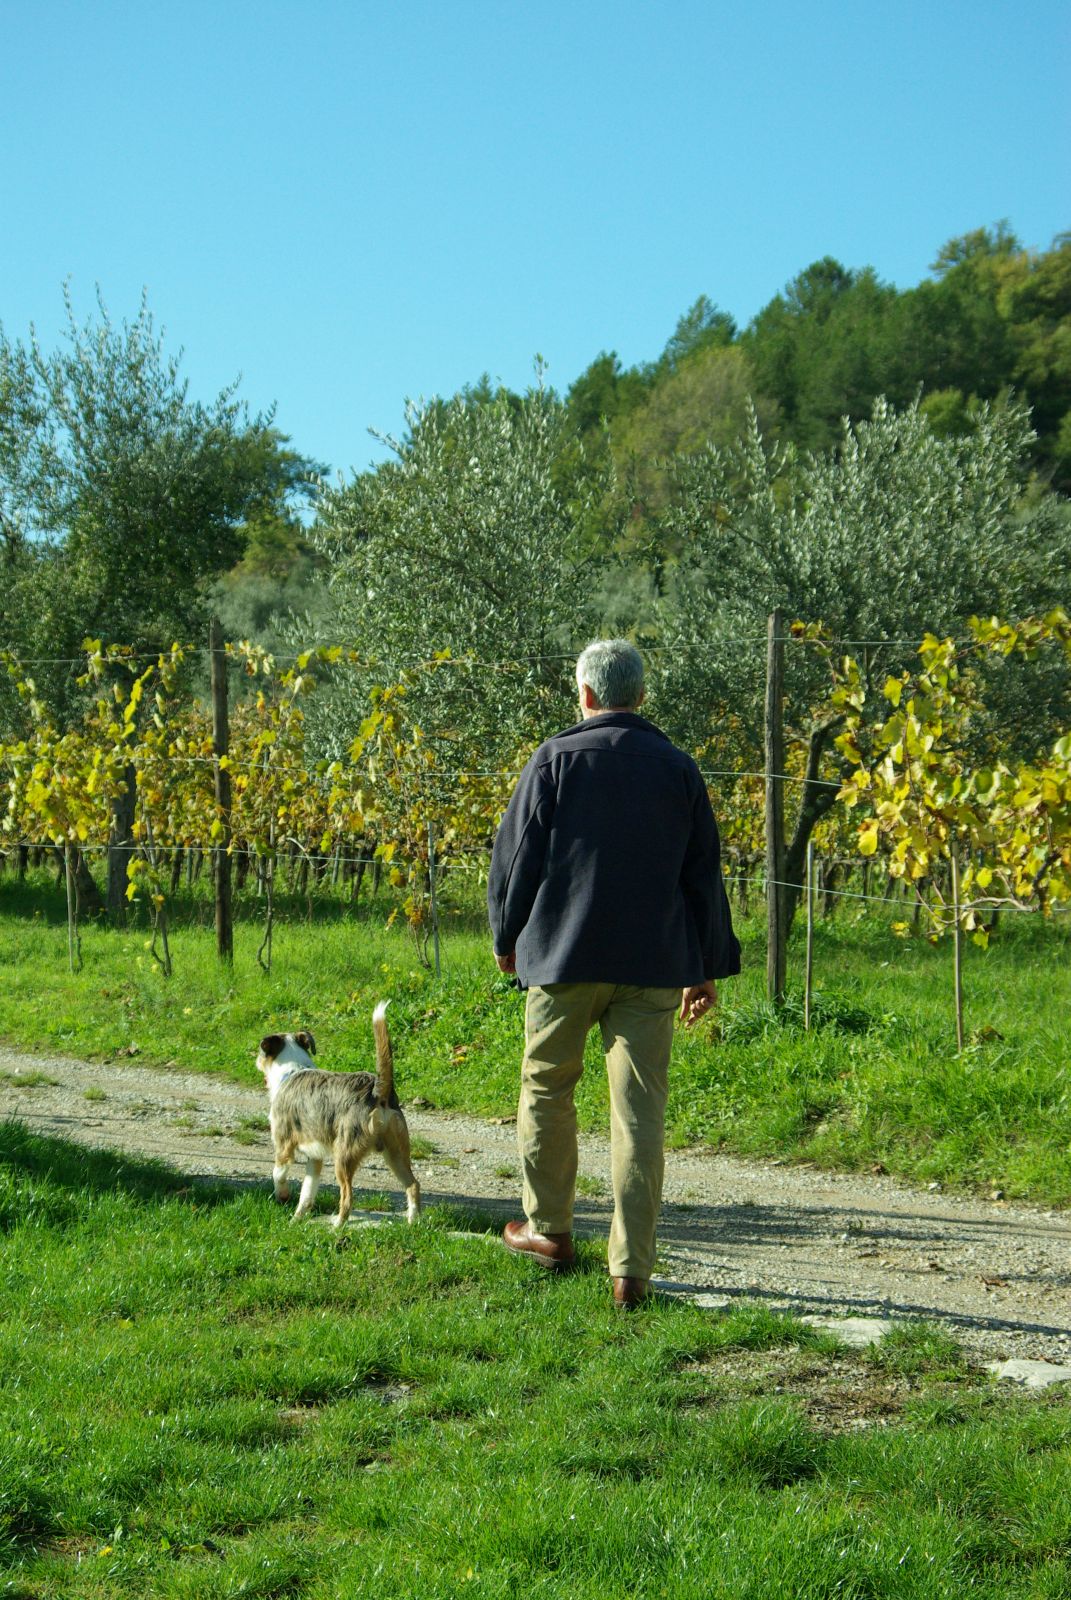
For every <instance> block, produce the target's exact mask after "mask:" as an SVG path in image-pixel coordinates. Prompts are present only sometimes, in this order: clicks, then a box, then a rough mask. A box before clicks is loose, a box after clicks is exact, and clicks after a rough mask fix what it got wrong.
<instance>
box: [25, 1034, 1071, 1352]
mask: <svg viewBox="0 0 1071 1600" xmlns="http://www.w3.org/2000/svg"><path fill="white" fill-rule="evenodd" d="M35 1079H36V1080H38V1081H36V1083H35ZM40 1079H47V1080H50V1081H39V1080H40ZM266 1111H267V1103H266V1097H265V1095H264V1094H263V1093H262V1092H260V1091H258V1090H255V1089H243V1088H240V1087H238V1086H237V1085H235V1084H231V1083H227V1082H224V1081H222V1080H219V1079H212V1078H207V1077H205V1076H204V1075H203V1074H192V1073H182V1072H175V1071H156V1070H153V1069H150V1068H144V1067H138V1066H135V1065H133V1064H126V1063H123V1064H120V1065H109V1064H101V1063H90V1062H84V1061H73V1060H69V1059H66V1058H57V1057H52V1056H36V1055H26V1054H22V1053H16V1052H15V1051H12V1050H7V1049H4V1048H2V1047H0V1118H8V1117H18V1118H20V1119H21V1120H22V1121H23V1122H24V1123H26V1124H27V1125H28V1126H29V1127H31V1128H34V1129H36V1130H38V1131H40V1132H42V1133H51V1134H55V1135H58V1136H60V1137H62V1138H67V1139H74V1140H77V1141H79V1142H80V1143H83V1144H88V1145H97V1146H102V1147H108V1148H110V1149H114V1150H122V1151H125V1152H127V1153H128V1154H131V1155H149V1156H156V1157H159V1158H161V1159H162V1160H165V1161H167V1162H169V1163H170V1164H171V1165H173V1166H174V1167H176V1168H178V1169H179V1170H180V1171H182V1172H185V1173H189V1174H190V1175H192V1176H195V1177H225V1178H230V1179H236V1180H246V1181H249V1182H255V1183H258V1184H263V1185H264V1186H265V1187H267V1185H268V1183H269V1181H270V1178H269V1174H270V1169H271V1151H270V1142H269V1138H268V1135H267V1133H266V1132H265V1131H263V1124H264V1123H265V1120H266ZM407 1114H408V1117H409V1124H410V1129H411V1131H412V1133H413V1135H414V1137H415V1138H419V1139H423V1140H425V1141H426V1142H427V1144H429V1145H430V1146H431V1147H432V1153H431V1154H427V1155H422V1156H421V1157H420V1159H419V1160H418V1161H417V1162H416V1163H415V1164H416V1167H417V1171H418V1174H419V1176H420V1180H421V1184H422V1186H423V1188H424V1194H425V1199H426V1200H427V1201H428V1202H435V1201H444V1200H451V1201H459V1202H463V1203H466V1204H469V1205H478V1206H480V1207H482V1208H484V1209H487V1210H491V1211H493V1212H497V1213H499V1214H501V1215H502V1217H503V1218H505V1217H507V1216H515V1215H517V1214H518V1209H519V1208H518V1205H517V1195H518V1192H519V1191H518V1179H517V1153H516V1146H515V1143H514V1130H513V1128H512V1126H510V1125H508V1124H502V1123H491V1122H486V1121H480V1120H476V1119H473V1118H470V1117H463V1116H452V1115H447V1114H445V1113H443V1112H438V1111H433V1110H431V1109H430V1108H427V1107H424V1106H420V1105H417V1106H412V1107H410V1108H409V1109H408V1112H407ZM236 1135H237V1138H236V1137H235V1136H236ZM239 1141H249V1142H239ZM363 1171H364V1174H365V1179H364V1181H365V1185H366V1187H367V1188H369V1189H374V1190H376V1191H385V1192H388V1193H391V1194H392V1195H393V1192H394V1190H395V1187H396V1186H395V1184H394V1182H393V1179H392V1178H391V1177H390V1175H389V1173H387V1172H386V1170H385V1169H384V1168H382V1167H381V1166H378V1165H377V1164H373V1163H369V1164H368V1165H367V1166H366V1167H365V1168H364V1169H363ZM580 1171H581V1187H582V1188H583V1189H584V1190H585V1191H586V1193H585V1194H584V1195H583V1196H581V1197H580V1198H579V1202H578V1214H577V1227H578V1230H579V1231H581V1232H585V1231H590V1232H592V1233H595V1234H602V1235H603V1236H605V1234H606V1231H607V1227H608V1220H609V1203H608V1199H607V1198H606V1197H607V1195H608V1192H609V1171H610V1166H609V1154H608V1148H607V1145H606V1142H605V1141H604V1140H602V1139H598V1138H593V1137H589V1138H585V1139H583V1140H582V1141H581V1155H580ZM399 1200H400V1197H399ZM665 1201H666V1203H665V1208H664V1211H663V1218H662V1226H661V1228H660V1232H659V1240H660V1264H661V1268H662V1270H663V1272H664V1274H665V1277H666V1279H667V1280H672V1281H673V1282H675V1283H678V1284H680V1285H682V1286H684V1285H687V1286H690V1287H691V1288H693V1289H696V1290H703V1291H705V1292H706V1293H707V1294H709V1295H711V1296H724V1297H727V1298H731V1297H733V1296H735V1295H749V1296H751V1297H753V1298H762V1299H764V1300H766V1301H767V1302H768V1303H769V1304H770V1305H771V1306H774V1307H777V1308H781V1309H784V1310H791V1311H796V1312H800V1313H816V1314H818V1315H828V1316H836V1315H841V1314H850V1315H854V1316H877V1317H894V1318H911V1317H927V1318H935V1319H939V1320H940V1321H942V1322H944V1323H946V1324H947V1325H948V1326H949V1328H950V1329H951V1331H953V1332H954V1333H955V1334H956V1336H957V1337H958V1338H959V1339H960V1340H961V1341H962V1343H963V1344H964V1345H965V1347H966V1348H967V1349H968V1350H969V1351H970V1352H971V1354H972V1355H974V1356H976V1357H977V1358H979V1359H982V1360H986V1361H994V1360H1002V1359H1005V1358H1007V1357H1022V1358H1027V1359H1035V1360H1050V1361H1057V1362H1064V1363H1067V1362H1071V1216H1069V1215H1068V1214H1066V1213H1061V1212H1052V1211H1044V1210H1038V1209H1032V1208H1029V1207H1026V1206H1021V1205H1007V1204H1005V1203H1004V1202H1003V1201H992V1202H986V1201H978V1200H971V1199H966V1198H963V1197H961V1196H958V1195H946V1194H942V1193H940V1192H934V1191H925V1190H924V1191H922V1192H920V1191H919V1190H917V1189H913V1188H911V1187H909V1186H908V1185H907V1184H905V1183H902V1182H900V1181H898V1180H897V1179H894V1178H889V1177H871V1176H866V1177H863V1176H859V1175H837V1174H831V1173H824V1172H815V1171H811V1170H808V1169H805V1168H801V1167H795V1166H779V1165H777V1164H765V1165H763V1164H760V1163H753V1162H747V1161H739V1160H736V1159H734V1158H729V1157H724V1156H711V1155H704V1154H700V1153H697V1152H693V1151H686V1152H670V1153H669V1155H668V1157H667V1163H666V1189H665ZM398 1203H399V1201H398V1200H396V1201H395V1204H396V1205H397V1204H398Z"/></svg>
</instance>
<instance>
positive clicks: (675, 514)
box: [655, 400, 1071, 882]
mask: <svg viewBox="0 0 1071 1600" xmlns="http://www.w3.org/2000/svg"><path fill="white" fill-rule="evenodd" d="M1032 437H1033V435H1032V432H1031V429H1030V424H1029V417H1028V415H1027V413H1026V412H1025V410H1024V409H1022V408H1020V407H1017V406H1014V405H1008V404H1001V405H994V406H992V407H986V406H982V407H979V408H978V409H977V410H976V412H975V414H974V416H973V425H972V427H971V429H970V430H969V431H968V432H967V433H965V434H963V435H962V436H953V437H939V436H938V435H937V434H936V433H935V432H934V431H933V430H932V429H931V428H930V427H929V425H928V423H927V421H926V418H925V416H924V415H923V414H922V413H921V412H920V410H919V408H918V406H917V405H912V406H909V407H907V408H905V409H903V410H896V409H894V408H893V407H892V406H891V405H889V404H888V403H886V402H885V401H883V400H879V401H878V402H877V404H876V405H875V407H874V411H873V415H872V417H871V418H870V420H868V421H866V422H859V423H854V424H852V423H849V422H845V423H844V425H843V429H842V434H841V439H840V442H839V445H838V446H837V447H836V448H835V449H833V450H830V451H828V452H825V453H822V454H818V455H808V454H801V453H798V452H797V451H796V450H795V449H794V448H792V447H791V446H789V447H777V448H774V449H772V450H767V448H766V447H765V445H764V442H763V439H762V437H761V434H760V431H759V427H758V423H757V421H756V419H755V416H754V414H752V416H751V418H750V423H749V427H748V429H747V432H746V433H745V435H744V437H743V438H742V439H741V440H740V442H739V443H738V444H736V445H734V446H729V447H719V446H715V445H711V446H709V447H708V448H707V449H705V450H703V451H700V452H698V453H696V454H694V455H692V456H690V457H687V458H683V459H679V460H678V461H677V462H676V463H674V464H673V467H672V469H671V470H672V473H673V479H674V482H673V500H672V505H671V508H670V510H669V511H668V512H667V515H666V519H665V520H666V524H667V531H669V532H671V534H672V536H673V538H674V542H675V544H676V546H677V548H678V549H679V551H680V557H679V560H678V562H677V564H676V567H675V569H674V571H673V573H672V576H671V581H670V583H669V586H668V592H667V594H666V596H665V600H664V603H663V606H662V611H661V619H660V622H661V629H660V632H661V642H662V644H663V645H665V646H668V647H669V648H668V649H667V650H666V651H665V653H664V654H663V655H661V656H660V657H659V658H658V665H657V674H656V684H655V687H656V693H657V701H658V704H659V706H660V710H661V712H662V714H663V716H664V718H665V720H666V722H667V725H668V726H670V728H671V731H673V732H675V733H676V734H677V736H678V737H681V738H683V739H686V740H687V742H689V743H691V744H693V745H695V744H697V743H699V742H701V741H702V740H703V739H704V738H708V737H710V736H712V735H714V734H716V733H717V731H718V729H719V727H721V728H723V729H724V728H725V727H726V726H728V725H729V724H730V723H731V724H732V726H733V728H734V730H735V731H736V734H737V737H738V739H739V743H740V753H741V757H742V758H743V759H746V760H748V761H749V762H752V763H753V764H754V765H755V766H757V767H759V768H761V766H762V764H763V742H762V732H763V730H762V714H763V687H764V678H765V657H766V650H765V633H766V619H767V616H768V614H769V613H770V612H772V611H773V610H774V609H775V608H778V607H779V608H780V609H781V610H782V612H783V614H784V617H785V620H786V624H787V623H790V622H792V621H795V620H798V621H802V622H804V623H821V624H823V626H824V628H825V629H826V630H827V631H828V633H829V635H831V637H832V640H833V648H834V650H836V651H838V653H840V652H842V651H844V652H847V651H850V653H852V654H853V655H855V656H856V658H857V659H860V660H862V662H863V663H864V665H865V670H866V672H867V674H868V676H869V679H870V685H869V686H870V687H874V686H875V685H876V686H877V688H878V689H879V690H880V688H881V685H882V684H883V682H884V680H885V676H886V675H887V674H889V673H891V672H894V671H896V672H898V671H900V670H901V669H902V668H903V667H904V666H905V665H907V664H908V663H909V662H911V661H912V660H913V658H914V653H915V650H916V649H917V645H918V643H919V642H920V641H921V639H922V637H923V635H924V634H925V633H926V632H935V633H937V634H946V633H951V634H955V633H957V632H959V631H960V630H961V629H962V627H963V625H964V623H965V622H966V619H967V618H968V617H970V616H971V615H972V614H980V615H986V616H988V615H993V614H998V615H1001V616H1017V615H1024V614H1026V613H1028V612H1037V611H1043V610H1045V609H1046V608H1047V607H1049V606H1051V605H1053V604H1055V603H1057V602H1058V601H1060V600H1066V590H1067V573H1068V571H1069V570H1071V527H1069V525H1068V521H1067V518H1066V517H1065V516H1064V515H1063V514H1062V512H1061V511H1060V509H1059V507H1058V505H1057V504H1056V503H1055V502H1053V501H1051V500H1048V501H1043V502H1041V503H1039V504H1038V505H1036V506H1034V507H1032V508H1030V509H1028V510H1025V511H1024V509H1023V507H1022V505H1021V503H1020V502H1021V495H1022V489H1023V483H1024V477H1025V470H1026V460H1027V451H1028V449H1029V446H1030V443H1031V440H1032ZM827 687H828V669H827V668H826V666H825V664H824V661H823V658H822V655H821V653H820V652H819V651H818V650H816V649H814V648H812V647H809V646H808V645H807V644H799V645H790V646H789V647H788V649H787V652H786V708H785V709H786V724H787V730H788V735H789V738H790V740H794V741H795V742H796V743H797V744H799V745H802V746H803V747H804V750H805V760H804V770H805V772H806V774H807V775H808V776H809V777H810V778H811V779H813V780H817V779H818V777H819V773H820V771H822V764H823V759H824V758H826V757H827V756H828V752H829V750H830V749H831V745H832V738H833V734H834V733H835V731H836V725H835V722H834V720H833V719H832V718H831V717H830V715H829V714H828V713H822V712H821V711H819V712H818V713H817V714H815V711H814V708H815V707H821V706H822V704H823V702H824V701H825V699H826V690H827ZM1064 688H1065V689H1066V684H1065V685H1064ZM1002 691H1003V704H1001V697H1002ZM1009 691H1010V692H1009ZM1036 691H1037V684H1036V682H1034V681H1033V680H1030V681H1028V680H1027V678H1026V676H1025V675H1021V676H1020V677H1019V678H1018V679H1017V680H1016V682H1015V684H1014V685H1010V684H1009V683H998V684H996V685H995V686H994V696H993V703H994V705H995V706H998V707H999V708H1000V710H1001V712H1002V714H1003V721H1004V723H1005V726H1004V727H1003V728H993V727H991V728H990V729H989V730H988V733H989V736H990V737H1002V738H1004V739H1009V738H1012V737H1014V738H1017V739H1018V740H1019V741H1020V742H1022V741H1023V740H1026V741H1027V742H1029V741H1030V740H1033V741H1034V742H1035V744H1036V742H1038V741H1039V740H1041V739H1043V737H1044V732H1045V730H1043V729H1042V727H1041V726H1039V715H1038V714H1039V711H1041V712H1042V719H1043V705H1044V702H1045V700H1046V696H1047V695H1048V694H1049V693H1050V691H1051V693H1052V694H1056V695H1057V696H1058V695H1059V693H1060V686H1059V685H1056V684H1051V685H1050V686H1049V690H1047V691H1046V692H1045V693H1043V694H1041V695H1039V694H1038V693H1037V692H1036ZM982 731H983V730H979V733H980V734H981V732H982ZM824 776H825V777H826V778H827V779H830V778H833V777H835V776H836V773H835V771H831V770H828V769H827V770H825V772H824ZM835 794H836V789H835V788H834V787H821V786H820V785H819V784H818V783H817V782H816V781H815V782H809V783H806V784H804V785H802V786H801V788H800V791H799V795H798V799H799V806H798V811H797V814H796V821H795V830H794V833H793V836H792V839H791V841H790V848H789V857H788V871H789V877H790V879H791V881H794V882H798V881H799V873H800V871H801V870H802V861H803V855H804V852H805V850H806V845H807V840H808V839H809V837H810V834H811V831H812V829H813V827H814V824H815V822H816V821H817V820H818V819H819V817H820V816H821V815H823V814H824V812H825V811H826V810H828V809H829V807H830V805H831V804H832V802H833V798H834V796H835Z"/></svg>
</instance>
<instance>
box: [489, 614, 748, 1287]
mask: <svg viewBox="0 0 1071 1600" xmlns="http://www.w3.org/2000/svg"><path fill="white" fill-rule="evenodd" d="M576 677H577V688H578V690H579V694H580V710H581V714H582V717H583V721H582V722H579V723H578V724H577V725H576V726H575V727H573V728H567V729H566V730H565V732H564V733H559V734H556V735H555V736H554V737H553V738H551V739H548V740H547V741H546V742H545V743H544V744H542V745H541V746H540V747H539V749H538V750H537V751H536V753H535V755H534V756H533V757H532V759H531V760H530V761H529V762H528V765H527V766H526V767H525V769H524V771H523V772H522V774H521V776H520V779H519V781H518V783H517V787H516V789H515V790H514V793H513V797H512V799H511V800H510V803H509V806H508V808H507V810H506V813H505V816H504V817H503V818H502V824H501V827H500V828H499V831H498V834H497V837H496V839H495V845H494V853H493V856H492V860H491V873H490V879H489V882H488V888H487V901H488V908H489V913H490V921H491V931H492V934H493V938H494V950H495V957H496V959H497V961H498V965H499V967H500V968H501V970H502V971H503V972H515V973H516V974H517V977H518V980H519V982H520V985H521V987H522V988H524V989H527V991H528V997H527V1005H526V1011H525V1034H526V1044H525V1052H524V1061H523V1064H522V1068H521V1097H520V1106H519V1109H518V1113H517V1139H518V1143H519V1146H520V1154H521V1166H522V1174H523V1205H524V1211H525V1216H526V1220H525V1221H523V1222H510V1223H507V1225H506V1229H505V1233H504V1235H503V1237H504V1240H505V1243H506V1245H507V1246H508V1247H509V1249H511V1250H514V1251H517V1252H520V1253H522V1254H525V1255H530V1256H532V1257H533V1258H534V1259H535V1260H536V1261H538V1262H540V1263H541V1264H542V1265H544V1266H546V1267H549V1268H551V1269H552V1270H555V1271H559V1272H560V1271H566V1270H568V1268H569V1267H571V1266H572V1264H573V1261H574V1259H575V1256H574V1250H573V1240H572V1226H573V1201H574V1198H575V1192H576V1170H577V1143H576V1111H575V1107H574V1104H573V1091H574V1089H575V1086H576V1084H577V1081H578V1080H579V1077H580V1074H581V1071H582V1070H583V1059H584V1041H585V1039H586V1038H587V1035H588V1032H589V1031H590V1029H591V1028H592V1027H594V1025H595V1024H596V1023H598V1024H599V1027H600V1029H601V1033H602V1041H603V1047H604V1050H605V1053H606V1068H607V1073H608V1075H609V1080H610V1118H611V1121H610V1137H611V1167H612V1178H613V1195H614V1217H613V1223H612V1226H611V1229H610V1250H609V1268H610V1275H611V1277H612V1278H613V1290H614V1301H615V1303H616V1304H617V1305H619V1306H623V1307H630V1306H634V1305H637V1304H639V1302H640V1301H642V1300H643V1299H644V1297H645V1296H646V1295H647V1293H648V1285H649V1281H650V1277H651V1272H652V1269H653V1267H654V1258H655V1227H656V1224H657V1220H658V1211H659V1206H660V1204H661V1199H662V1174H663V1165H664V1158H663V1130H664V1123H665V1108H666V1097H667V1092H668V1075H669V1056H670V1047H671V1044H672V1039H673V1021H674V1018H675V1016H677V1015H678V1014H679V1016H680V1017H681V1019H682V1021H683V1022H684V1023H685V1025H686V1026H691V1025H692V1024H693V1023H695V1022H697V1021H698V1020H699V1018H700V1017H702V1016H703V1015H704V1014H705V1013H706V1012H707V1011H708V1010H709V1009H710V1007H711V1006H713V1005H714V1004H716V1001H717V991H716V989H715V986H714V985H715V980H716V979H717V978H723V977H729V976H730V975H731V974H733V973H736V972H739V970H740V946H739V944H738V943H737V940H736V938H735V937H734V935H733V930H732V921H731V918H730V914H729V904H728V901H727V899H726V896H725V888H724V885H723V883H722V877H721V864H720V847H719V843H718V830H717V827H716V825H715V822H714V817H713V814H712V812H711V809H710V801H709V799H708V797H707V791H706V786H705V784H704V783H703V779H702V777H701V775H700V772H699V769H698V767H697V766H696V764H695V762H694V761H693V760H692V758H691V757H690V756H688V755H685V754H684V752H683V751H681V750H678V749H677V747H676V746H675V745H673V744H671V743H670V741H669V739H668V738H667V737H666V735H665V734H664V733H662V732H661V731H660V729H658V728H656V727H655V726H654V724H653V723H651V722H648V721H647V720H646V718H644V717H641V716H639V715H638V714H637V708H638V707H639V705H640V703H641V701H642V699H643V661H642V658H641V657H640V654H639V652H638V651H637V650H636V649H635V648H634V647H633V646H632V645H630V644H629V643H627V641H625V640H623V639H610V640H603V641H601V642H599V643H597V644H592V645H589V646H588V648H587V649H586V650H585V651H584V653H583V654H582V655H581V657H580V660H579V661H578V662H577V669H576Z"/></svg>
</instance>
